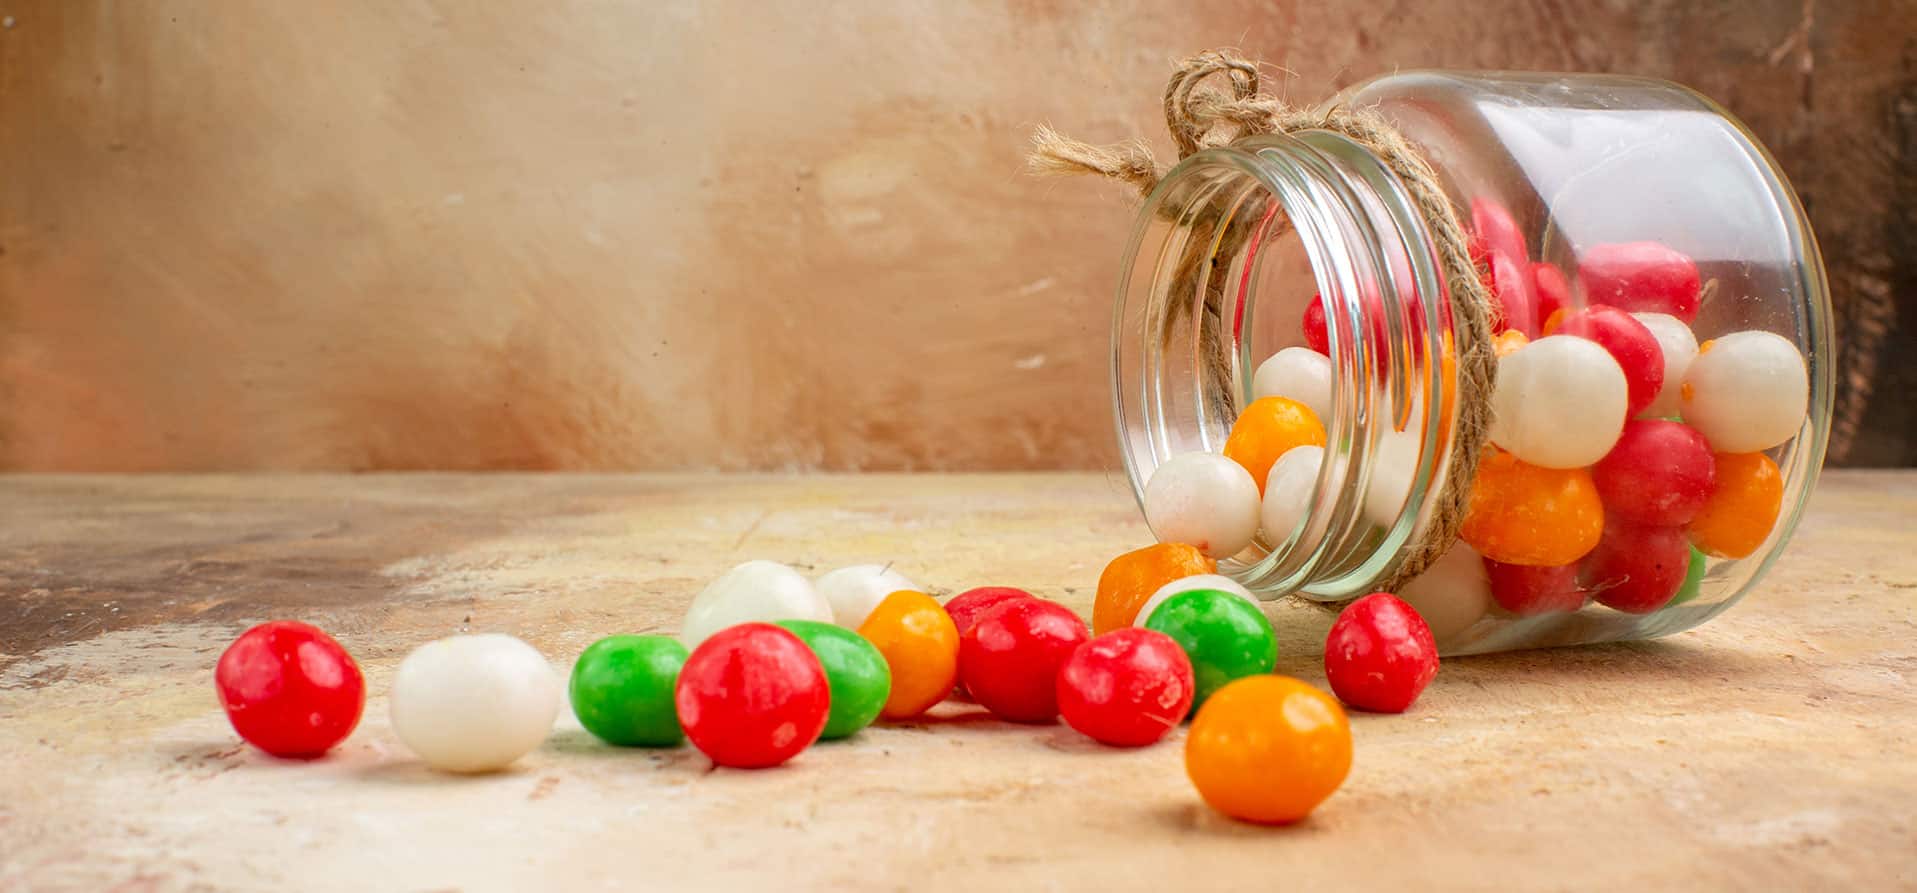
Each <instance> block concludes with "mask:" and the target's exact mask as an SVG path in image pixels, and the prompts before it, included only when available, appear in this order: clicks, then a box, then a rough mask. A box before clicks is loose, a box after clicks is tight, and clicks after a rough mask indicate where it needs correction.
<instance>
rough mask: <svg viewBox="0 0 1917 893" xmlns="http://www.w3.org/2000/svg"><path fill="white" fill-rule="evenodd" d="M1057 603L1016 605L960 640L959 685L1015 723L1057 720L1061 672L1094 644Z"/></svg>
mask: <svg viewBox="0 0 1917 893" xmlns="http://www.w3.org/2000/svg"><path fill="white" fill-rule="evenodd" d="M1090 636H1091V633H1090V632H1089V631H1088V630H1086V628H1085V621H1083V620H1081V619H1079V617H1078V615H1077V614H1074V613H1072V612H1071V610H1070V609H1069V608H1066V607H1065V606H1064V605H1060V604H1058V603H1057V602H1048V601H1045V600H1044V599H1038V598H1029V599H1011V600H1008V601H1006V602H1003V603H1001V604H999V605H998V606H996V607H994V608H992V609H991V610H989V611H986V612H985V613H984V615H982V616H980V617H979V618H978V622H977V623H975V624H973V625H972V628H971V629H969V630H966V631H965V635H963V636H960V637H959V681H960V682H961V683H963V684H964V685H965V690H966V691H967V692H969V693H970V694H971V696H972V698H973V700H976V701H978V702H979V704H980V705H981V706H983V707H984V708H985V709H987V710H990V711H992V713H993V714H994V715H996V716H998V717H999V718H1001V719H1008V720H1011V721H1012V722H1033V723H1039V722H1051V721H1052V720H1054V719H1057V718H1058V668H1059V667H1060V666H1063V665H1064V663H1065V661H1066V659H1067V658H1069V657H1071V655H1072V651H1073V649H1075V648H1077V647H1078V646H1079V644H1080V643H1082V642H1084V641H1085V640H1086V639H1088V638H1090Z"/></svg>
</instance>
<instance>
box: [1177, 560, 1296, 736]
mask: <svg viewBox="0 0 1917 893" xmlns="http://www.w3.org/2000/svg"><path fill="white" fill-rule="evenodd" d="M1145 628H1146V629H1152V630H1157V631H1158V632H1161V633H1164V634H1165V635H1168V636H1171V637H1172V639H1173V640H1174V641H1176V642H1177V643H1178V647H1180V648H1183V649H1185V656H1186V657H1189V658H1191V668H1192V674H1193V676H1194V677H1195V679H1196V683H1197V692H1196V694H1195V696H1194V697H1193V698H1192V702H1191V709H1192V712H1193V713H1197V712H1198V707H1199V705H1201V704H1203V703H1205V699H1206V698H1209V697H1211V693H1212V692H1215V691H1217V690H1218V689H1220V688H1223V687H1224V685H1225V683H1227V682H1230V681H1232V680H1233V679H1239V678H1242V677H1245V676H1256V675H1258V674H1259V673H1269V672H1271V669H1272V667H1273V666H1275V665H1276V664H1277V663H1278V640H1277V637H1276V636H1275V635H1274V634H1273V633H1272V631H1271V621H1270V620H1267V619H1265V613H1264V612H1263V611H1260V610H1258V608H1257V607H1256V606H1255V605H1253V604H1252V603H1250V602H1248V601H1245V599H1244V597H1243V596H1238V595H1233V594H1231V593H1229V592H1223V591H1220V590H1217V589H1193V590H1191V591H1189V592H1181V593H1179V594H1177V595H1174V596H1172V597H1171V598H1168V599H1166V600H1165V603H1164V604H1161V605H1159V606H1158V609H1157V610H1155V611H1153V612H1152V616H1150V617H1149V618H1146V620H1145Z"/></svg>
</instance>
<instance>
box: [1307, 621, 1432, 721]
mask: <svg viewBox="0 0 1917 893" xmlns="http://www.w3.org/2000/svg"><path fill="white" fill-rule="evenodd" d="M1437 675H1438V643H1437V641H1436V640H1434V639H1433V638H1432V637H1431V629H1430V627H1428V626H1426V625H1425V622H1424V618H1422V617H1420V616H1418V612H1417V611H1416V610H1414V609H1413V608H1412V607H1411V606H1410V605H1408V604H1405V603H1404V602H1403V601H1400V600H1399V599H1398V597H1397V596H1395V595H1392V594H1391V593H1388V592H1374V593H1372V594H1370V595H1367V596H1365V597H1364V598H1361V599H1358V600H1357V601H1354V602H1352V603H1351V604H1349V605H1346V606H1345V609H1344V611H1342V612H1340V613H1339V614H1338V619H1337V620H1336V621H1335V622H1333V623H1332V624H1331V632H1330V634H1329V635H1327V636H1326V637H1325V678H1326V680H1328V681H1329V682H1330V683H1331V690H1332V692H1333V693H1335V694H1337V696H1338V700H1340V701H1343V702H1345V703H1346V704H1350V705H1351V706H1353V707H1356V708H1358V709H1359V710H1369V711H1371V712H1373V713H1403V712H1405V711H1406V710H1409V709H1411V705H1412V704H1413V703H1415V702H1416V701H1417V700H1418V695H1420V694H1423V693H1424V688H1425V686H1427V685H1429V684H1431V680H1432V678H1433V677H1435V676H1437Z"/></svg>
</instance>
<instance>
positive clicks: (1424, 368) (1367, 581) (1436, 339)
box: [1112, 131, 1456, 601]
mask: <svg viewBox="0 0 1917 893" xmlns="http://www.w3.org/2000/svg"><path fill="white" fill-rule="evenodd" d="M1314 292H1315V293H1316V294H1317V295H1319V296H1321V298H1322V301H1323V304H1324V310H1325V318H1326V336H1327V342H1328V345H1327V347H1328V350H1327V355H1328V357H1329V360H1330V367H1331V396H1330V404H1329V412H1328V413H1327V415H1328V417H1327V418H1323V419H1321V421H1322V422H1323V424H1324V427H1325V433H1326V445H1325V452H1324V458H1323V461H1322V463H1321V464H1320V467H1319V471H1318V475H1317V480H1316V483H1315V485H1314V487H1313V490H1312V494H1311V496H1310V499H1309V501H1308V504H1307V507H1306V509H1305V511H1304V513H1303V520H1302V521H1300V522H1299V524H1298V526H1297V527H1296V528H1295V529H1294V530H1293V531H1291V533H1290V534H1289V535H1288V536H1284V537H1282V538H1279V537H1277V536H1276V535H1272V538H1271V539H1267V535H1268V534H1270V533H1271V532H1265V533H1261V535H1260V537H1259V539H1258V540H1257V541H1256V542H1254V544H1253V545H1252V546H1251V547H1250V548H1248V549H1247V550H1246V551H1245V552H1243V553H1240V554H1239V555H1238V556H1234V557H1233V558H1229V559H1225V560H1223V561H1221V562H1220V572H1221V573H1225V574H1228V575H1230V576H1232V577H1233V578H1235V579H1237V580H1239V581H1240V582H1242V583H1244V584H1245V585H1246V586H1247V587H1248V588H1250V589H1251V590H1252V591H1253V592H1255V593H1257V594H1258V595H1259V596H1260V597H1262V598H1277V597H1280V596H1282V595H1286V594H1292V593H1296V594H1300V595H1303V596H1305V597H1307V598H1310V599H1314V600H1318V601H1342V600H1345V599H1349V598H1353V597H1356V596H1358V595H1363V594H1365V593H1366V592H1369V591H1371V588H1372V587H1373V586H1374V584H1375V583H1376V582H1377V581H1378V580H1379V579H1381V578H1382V577H1384V576H1386V575H1387V574H1388V573H1389V572H1390V571H1391V570H1392V568H1393V567H1394V566H1395V562H1396V561H1397V556H1398V555H1399V553H1400V552H1401V551H1402V550H1403V548H1404V547H1405V546H1406V545H1407V544H1409V543H1411V542H1413V541H1414V537H1417V536H1419V535H1420V534H1421V533H1422V532H1423V528H1424V526H1425V525H1426V524H1427V523H1428V522H1429V515H1430V512H1431V509H1432V508H1433V507H1434V505H1435V503H1436V501H1437V500H1436V495H1437V493H1438V491H1439V489H1440V488H1441V487H1442V486H1443V485H1444V472H1445V468H1446V462H1445V461H1444V460H1445V449H1444V447H1445V439H1446V437H1447V432H1448V431H1449V430H1450V428H1451V425H1452V423H1453V416H1455V412H1456V411H1455V407H1452V406H1450V405H1449V404H1450V402H1451V400H1450V399H1449V397H1448V395H1450V394H1453V393H1455V388H1456V385H1455V381H1454V379H1453V374H1452V370H1451V369H1450V367H1449V366H1448V365H1447V364H1446V363H1445V362H1444V361H1443V358H1444V357H1445V356H1446V351H1447V349H1448V348H1447V345H1449V344H1450V343H1451V339H1452V334H1451V333H1452V330H1453V328H1452V319H1451V311H1450V303H1449V299H1448V296H1447V293H1446V290H1445V286H1444V278H1443V275H1442V274H1441V272H1440V265H1439V262H1438V259H1437V256H1436V253H1435V251H1434V250H1433V248H1432V242H1431V239H1430V237H1429V235H1428V233H1427V230H1426V227H1425V224H1424V222H1423V220H1422V218H1421V217H1420V216H1419V214H1418V212H1417V210H1416V207H1415V204H1414V203H1413V202H1412V201H1411V199H1410V198H1409V196H1408V194H1407V192H1406V190H1405V188H1404V186H1403V185H1402V184H1401V183H1400V182H1399V181H1398V179H1397V178H1396V177H1395V176H1394V175H1393V174H1391V172H1390V171H1389V170H1388V169H1387V168H1386V167H1385V166H1384V165H1383V164H1382V163H1381V162H1379V161H1378V159H1377V158H1376V157H1375V156H1374V155H1373V154H1372V153H1371V152H1370V151H1368V150H1366V149H1364V148H1362V147H1360V146H1358V145H1357V144H1355V143H1353V142H1352V141H1351V140H1349V139H1348V138H1346V137H1344V136H1342V135H1340V134H1337V133H1332V132H1329V131H1306V132H1301V133H1295V134H1290V135H1265V136H1259V137H1254V138H1250V139H1246V140H1242V141H1240V142H1238V143H1236V144H1234V145H1232V146H1230V147H1225V148H1217V149H1208V150H1204V151H1201V152H1198V153H1196V154H1194V155H1192V156H1191V157H1189V158H1187V159H1185V160H1184V161H1183V162H1181V163H1180V164H1179V165H1178V166H1177V167H1175V168H1173V169H1172V170H1171V172H1169V173H1168V174H1167V175H1166V176H1165V178H1164V179H1163V180H1162V181H1161V182H1160V183H1159V185H1158V187H1157V188H1156V189H1155V190H1153V192H1152V194H1151V195H1150V196H1149V197H1147V199H1146V201H1145V204H1144V206H1143V208H1142V209H1141V210H1140V212H1139V216H1138V221H1137V225H1136V226H1135V227H1134V230H1133V234H1132V239H1131V243H1130V245H1129V247H1128V249H1127V254H1126V260H1125V263H1124V265H1123V267H1122V275H1121V281H1120V283H1119V288H1118V293H1117V303H1116V309H1115V313H1114V328H1113V336H1112V372H1113V378H1112V380H1113V401H1114V406H1113V416H1114V420H1115V423H1116V426H1117V432H1118V437H1119V445H1120V453H1121V455H1122V456H1123V457H1124V461H1125V467H1126V471H1127V473H1128V475H1129V476H1130V478H1131V481H1132V486H1133V491H1134V494H1135V495H1136V496H1137V498H1138V499H1139V501H1140V504H1141V506H1142V504H1143V498H1144V495H1143V494H1144V487H1145V484H1146V482H1147V481H1148V480H1149V479H1150V477H1151V474H1152V473H1153V471H1154V470H1155V469H1156V468H1157V466H1158V464H1159V463H1161V462H1163V461H1165V460H1167V459H1169V458H1171V457H1172V456H1173V455H1176V454H1178V453H1182V452H1188V451H1193V450H1203V451H1208V452H1220V451H1221V449H1222V447H1223V445H1224V440H1225V438H1226V435H1227V434H1228V433H1229V432H1230V430H1231V427H1232V423H1233V422H1234V421H1235V420H1236V419H1237V416H1238V413H1239V411H1240V410H1241V409H1242V408H1243V407H1244V406H1245V405H1246V404H1248V403H1249V402H1251V401H1250V398H1251V395H1252V374H1253V372H1254V371H1255V369H1256V368H1257V364H1258V362H1259V361H1261V360H1262V359H1263V358H1265V357H1268V356H1270V355H1272V354H1273V353H1276V352H1277V350H1278V349H1280V348H1283V347H1291V346H1297V345H1301V344H1302V343H1303V339H1302V335H1301V333H1300V330H1299V326H1298V320H1299V319H1300V317H1301V316H1302V313H1303V309H1304V307H1305V305H1306V304H1308V303H1309V301H1310V300H1311V297H1312V295H1313V293H1314ZM1427 407H1437V408H1438V411H1429V410H1427V409H1426V408H1427ZM1259 485H1260V487H1261V489H1262V488H1263V486H1264V482H1263V481H1259Z"/></svg>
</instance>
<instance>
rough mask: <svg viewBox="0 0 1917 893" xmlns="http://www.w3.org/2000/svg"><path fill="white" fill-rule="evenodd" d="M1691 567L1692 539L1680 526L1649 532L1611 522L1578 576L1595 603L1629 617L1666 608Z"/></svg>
mask: <svg viewBox="0 0 1917 893" xmlns="http://www.w3.org/2000/svg"><path fill="white" fill-rule="evenodd" d="M1690 568H1691V545H1690V540H1689V539H1688V538H1687V537H1686V536H1685V535H1684V529H1683V528H1681V527H1648V526H1645V525H1642V524H1633V523H1631V522H1629V521H1622V520H1618V519H1615V518H1613V519H1609V520H1607V521H1606V523H1605V525H1604V538H1603V539H1601V540H1599V541H1598V544H1597V548H1595V549H1592V550H1591V554H1590V555H1589V556H1586V557H1585V559H1584V566H1583V568H1582V570H1581V572H1580V576H1581V577H1582V579H1583V581H1584V585H1585V587H1586V588H1588V589H1590V590H1591V591H1592V592H1593V593H1594V594H1595V595H1596V598H1597V601H1598V603H1599V604H1603V605H1608V606H1610V607H1612V608H1616V609H1617V610H1619V611H1623V612H1625V613H1627V614H1649V613H1651V612H1652V611H1655V610H1657V609H1659V608H1662V607H1664V605H1665V603H1667V602H1669V601H1670V600H1671V597H1672V596H1674V595H1677V590H1678V588H1679V587H1681V586H1683V585H1684V576H1685V574H1687V573H1689V572H1690Z"/></svg>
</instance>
